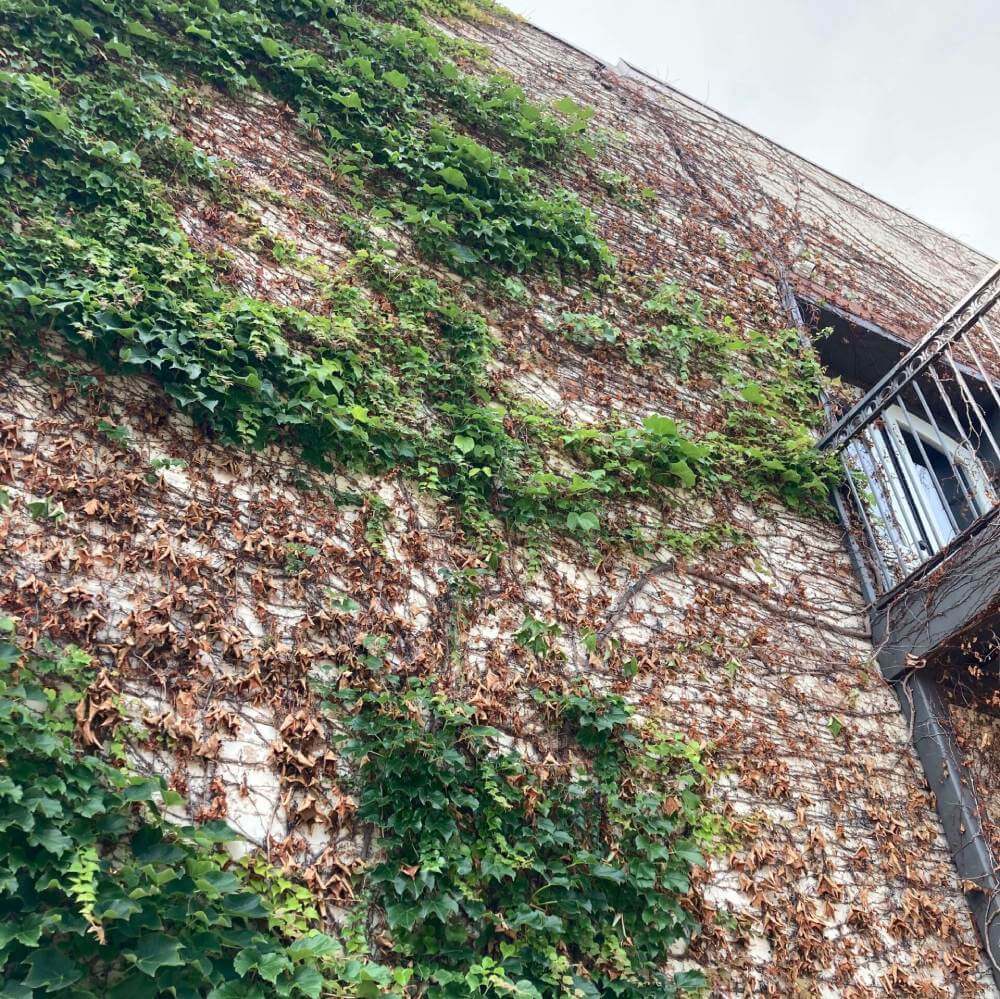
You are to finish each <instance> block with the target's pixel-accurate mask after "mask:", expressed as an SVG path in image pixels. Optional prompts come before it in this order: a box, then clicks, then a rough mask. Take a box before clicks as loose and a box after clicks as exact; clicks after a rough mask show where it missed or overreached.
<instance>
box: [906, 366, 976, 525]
mask: <svg viewBox="0 0 1000 999" xmlns="http://www.w3.org/2000/svg"><path fill="white" fill-rule="evenodd" d="M913 390H914V391H915V392H916V393H917V398H918V399H919V400H920V405H921V406H922V407H923V410H924V412H925V413H926V414H927V422H928V423H929V424H930V425H931V426H932V427H933V428H934V433H935V434H936V435H937V441H938V447H939V448H940V449H941V451H942V453H943V454H948V451H949V447H948V444H947V442H946V441H945V438H944V433H943V432H942V430H941V426H940V424H939V423H938V421H937V417H936V416H935V415H934V412H933V411H932V410H931V408H930V406H928V405H927V400H926V399H925V398H924V393H923V392H922V391H921V390H920V385H919V383H918V382H914V383H913ZM949 460H950V459H949ZM955 479H956V481H957V482H958V486H959V488H960V489H961V490H962V497H963V498H964V500H965V503H966V505H967V506H968V508H969V511H970V512H971V513H972V514H973V515H975V512H976V506H977V505H976V501H975V500H974V499H973V498H972V494H971V493H970V492H969V487H968V486H967V485H966V484H965V476H964V475H962V473H961V471H960V470H958V469H956V474H955Z"/></svg>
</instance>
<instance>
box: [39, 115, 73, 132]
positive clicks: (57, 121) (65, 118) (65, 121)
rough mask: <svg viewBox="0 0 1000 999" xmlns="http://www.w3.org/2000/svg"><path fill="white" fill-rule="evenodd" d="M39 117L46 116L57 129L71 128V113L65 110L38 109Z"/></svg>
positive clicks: (66, 129) (61, 130)
mask: <svg viewBox="0 0 1000 999" xmlns="http://www.w3.org/2000/svg"><path fill="white" fill-rule="evenodd" d="M36 113H37V114H38V117H39V118H44V119H45V120H46V121H47V122H48V123H49V124H50V125H51V126H52V127H53V128H54V129H56V131H58V132H66V131H68V130H69V124H70V122H69V115H68V114H66V112H65V111H38V112H36Z"/></svg>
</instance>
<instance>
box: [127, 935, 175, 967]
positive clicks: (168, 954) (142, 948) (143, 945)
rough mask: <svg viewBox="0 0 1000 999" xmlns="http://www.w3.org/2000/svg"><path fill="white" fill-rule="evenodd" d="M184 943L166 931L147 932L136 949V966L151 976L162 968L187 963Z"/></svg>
mask: <svg viewBox="0 0 1000 999" xmlns="http://www.w3.org/2000/svg"><path fill="white" fill-rule="evenodd" d="M181 950H182V944H181V942H180V940H178V939H176V938H175V937H171V936H167V934H166V933H147V934H146V936H144V937H143V938H142V940H140V941H139V945H138V947H136V949H135V964H136V967H137V968H138V969H139V970H140V971H142V972H144V973H145V974H147V975H149V976H150V977H151V978H152V977H153V976H154V975H155V974H156V972H157V971H158V970H159V969H160V968H164V967H167V968H176V967H180V966H181V965H183V964H184V963H185V961H184V958H183V957H182V956H181Z"/></svg>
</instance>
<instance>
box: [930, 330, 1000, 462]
mask: <svg viewBox="0 0 1000 999" xmlns="http://www.w3.org/2000/svg"><path fill="white" fill-rule="evenodd" d="M944 356H945V357H946V358H947V359H948V364H949V365H950V366H951V370H952V371H954V372H955V379H956V381H957V382H958V387H959V388H960V389H961V391H962V395H964V396H965V399H966V402H968V404H969V405H970V406H971V407H972V409H973V410H974V411H975V413H976V416H977V417H978V418H979V424H980V426H981V427H982V430H983V434H984V435H985V437H986V439H987V440H988V441H989V442H990V445H991V446H992V448H993V453H994V454H995V455H996V456H997V459H998V460H1000V444H997V440H996V438H995V437H994V436H993V432H992V431H991V430H990V423H989V420H987V419H986V414H985V413H984V412H983V411H982V409H981V408H980V406H979V403H978V402H976V397H975V396H974V395H973V394H972V390H971V389H970V388H969V385H968V383H967V382H966V380H965V376H964V375H963V374H962V372H961V370H960V369H959V367H958V365H957V364H956V363H955V359H954V357H952V356H951V348H950V347H947V348H945V351H944Z"/></svg>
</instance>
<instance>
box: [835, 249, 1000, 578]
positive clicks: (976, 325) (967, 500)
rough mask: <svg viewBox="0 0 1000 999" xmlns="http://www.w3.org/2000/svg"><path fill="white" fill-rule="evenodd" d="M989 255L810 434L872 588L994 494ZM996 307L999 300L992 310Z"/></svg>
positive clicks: (970, 523) (987, 507) (968, 530)
mask: <svg viewBox="0 0 1000 999" xmlns="http://www.w3.org/2000/svg"><path fill="white" fill-rule="evenodd" d="M998 301H1000V267H997V268H995V269H994V270H993V271H991V272H990V273H989V274H988V275H987V276H986V277H985V278H984V279H983V281H982V282H980V284H979V285H978V286H977V287H976V288H974V289H973V290H972V291H971V292H970V293H969V294H968V295H967V296H965V297H964V298H963V299H962V300H961V301H960V302H958V304H957V305H955V307H954V308H953V309H952V310H951V312H949V313H948V315H947V316H945V318H944V319H942V320H941V322H940V323H938V324H937V326H935V327H934V329H932V330H931V331H930V332H929V333H928V334H927V335H926V336H924V337H923V338H922V339H921V340H920V341H919V342H918V343H917V344H915V345H914V346H913V348H912V349H911V350H910V351H909V352H908V353H907V354H906V355H905V356H904V357H903V358H902V359H901V360H900V361H899V362H898V363H897V364H896V365H895V366H894V367H893V368H892V369H891V370H890V371H889V372H888V373H887V374H886V375H885V376H884V377H883V378H882V379H881V380H880V381H879V382H878V383H877V384H876V385H875V386H874V387H873V388H872V389H870V390H869V391H868V392H867V393H866V394H865V395H864V397H863V398H862V399H861V400H860V401H858V402H856V403H855V404H854V405H851V406H850V408H849V409H848V410H847V412H846V413H844V415H843V416H842V417H841V418H840V419H839V420H838V422H837V423H836V425H835V426H834V427H833V429H831V430H830V432H829V433H828V434H827V435H826V436H825V437H824V438H823V439H822V441H821V442H820V447H821V448H823V449H825V450H829V451H831V452H833V453H835V454H837V455H839V457H840V460H841V462H842V463H843V466H844V471H845V473H846V474H845V480H844V484H843V487H842V499H843V502H844V507H845V511H846V514H847V518H848V520H849V522H850V526H851V528H852V534H853V536H854V540H855V542H856V543H857V550H858V552H859V554H860V558H861V561H862V563H863V564H862V566H861V568H862V571H863V572H864V573H865V574H866V576H867V583H868V585H869V587H870V589H871V592H872V593H873V594H875V595H876V596H883V595H884V594H886V593H888V592H890V591H892V590H894V589H895V588H897V587H899V586H901V585H902V584H903V583H905V582H907V581H908V580H910V579H911V578H912V577H913V576H914V574H915V573H918V572H920V573H923V572H925V571H926V570H927V567H929V566H930V565H931V564H932V563H937V562H939V561H941V560H943V559H945V558H947V557H949V556H950V555H952V554H953V553H954V552H956V551H957V550H959V548H960V546H961V545H962V544H963V542H965V541H967V540H968V539H970V538H971V537H972V536H973V535H975V534H976V533H977V532H978V530H979V529H980V528H981V527H982V525H983V524H984V523H986V522H987V521H988V520H989V519H992V518H993V517H994V516H995V515H996V514H997V511H998V504H1000V323H996V316H994V317H993V321H994V322H995V323H996V325H995V326H993V327H991V326H990V313H991V310H993V308H994V306H996V305H997V303H998ZM998 311H1000V310H998Z"/></svg>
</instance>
